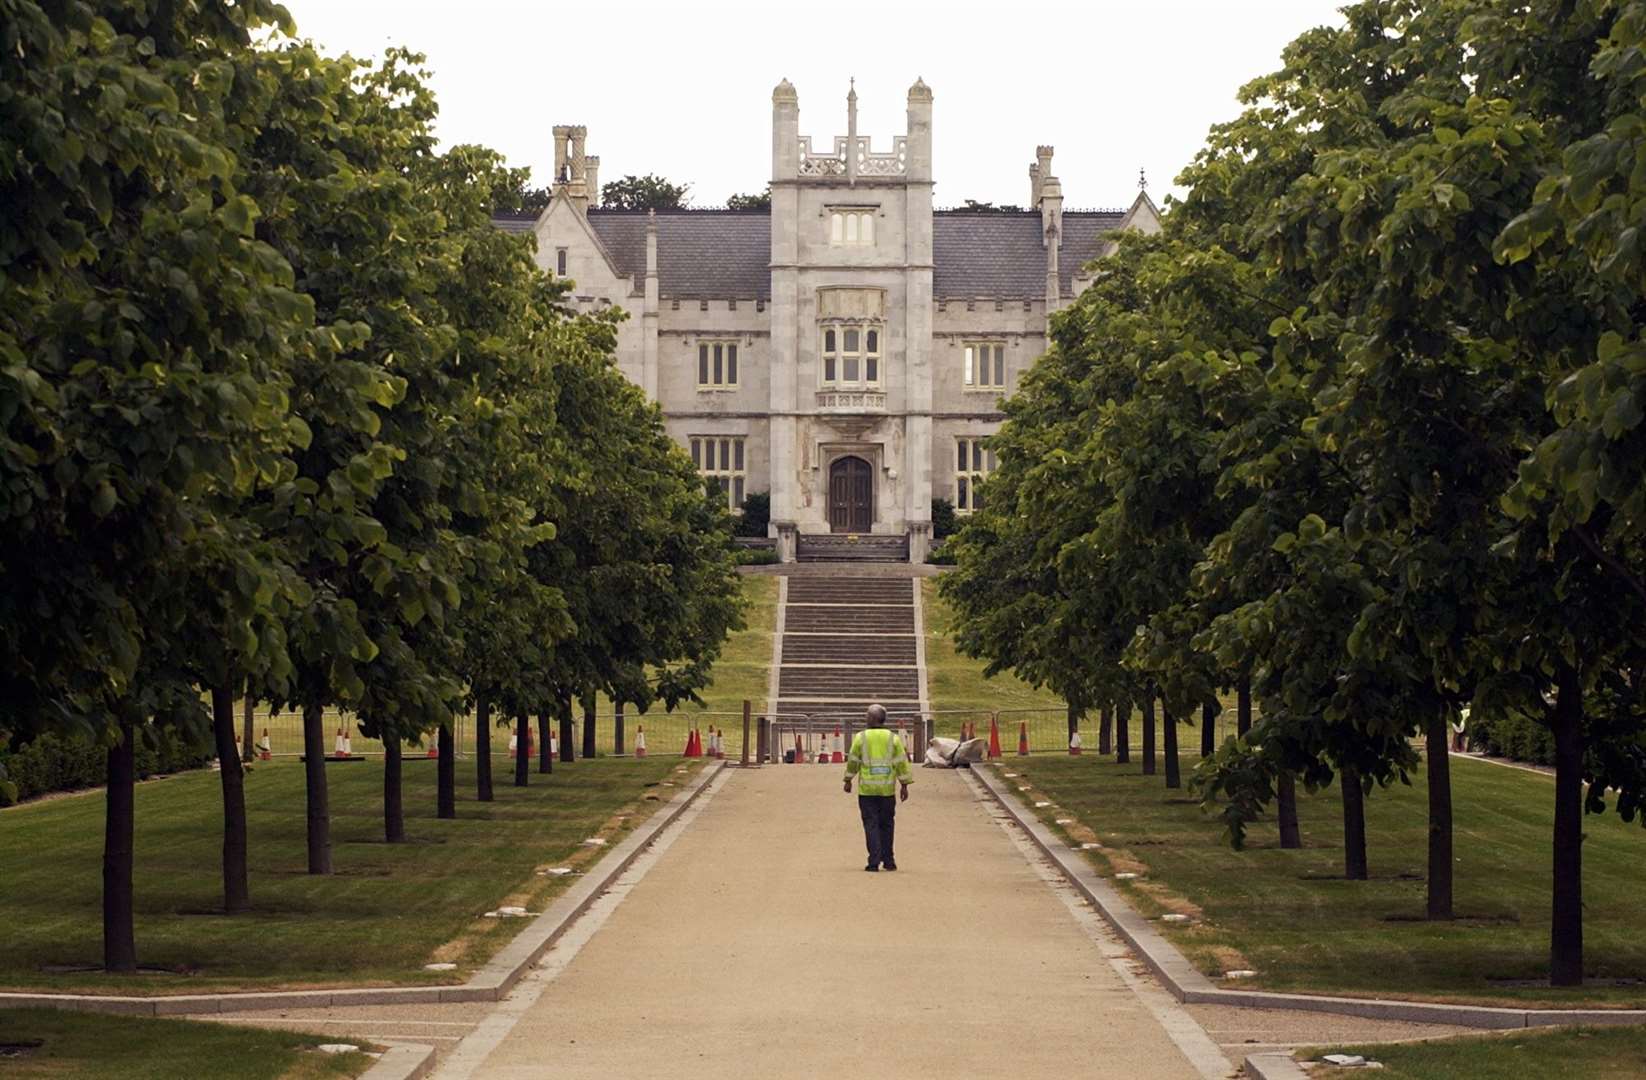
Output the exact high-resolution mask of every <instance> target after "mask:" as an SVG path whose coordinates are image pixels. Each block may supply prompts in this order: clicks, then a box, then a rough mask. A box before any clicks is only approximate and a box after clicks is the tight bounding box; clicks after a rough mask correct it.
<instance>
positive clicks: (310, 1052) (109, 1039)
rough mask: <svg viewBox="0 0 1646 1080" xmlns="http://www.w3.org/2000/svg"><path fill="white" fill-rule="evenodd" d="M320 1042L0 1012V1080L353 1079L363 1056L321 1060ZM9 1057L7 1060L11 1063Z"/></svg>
mask: <svg viewBox="0 0 1646 1080" xmlns="http://www.w3.org/2000/svg"><path fill="white" fill-rule="evenodd" d="M330 1042H354V1043H355V1044H356V1045H363V1044H361V1043H360V1042H359V1041H358V1040H350V1039H341V1038H337V1037H334V1036H327V1035H305V1034H301V1033H298V1032H290V1031H263V1030H258V1029H254V1028H246V1027H230V1026H228V1025H225V1024H214V1023H203V1022H197V1021H189V1020H155V1019H139V1018H137V1017H131V1016H100V1015H94V1014H92V1013H72V1012H61V1011H58V1010H56V1009H0V1075H4V1076H5V1077H6V1078H7V1080H37V1078H38V1080H45V1078H48V1077H66V1076H72V1077H76V1078H77V1080H197V1078H198V1077H200V1076H203V1075H209V1076H212V1077H221V1078H224V1080H311V1078H319V1077H333V1076H359V1075H360V1074H361V1073H363V1072H365V1071H366V1070H367V1069H368V1068H370V1067H371V1065H372V1059H371V1058H370V1057H368V1056H367V1055H365V1054H363V1053H359V1052H356V1053H349V1054H322V1053H320V1052H319V1051H318V1050H316V1049H315V1047H316V1046H317V1045H319V1044H321V1043H330ZM12 1055H14V1056H12Z"/></svg>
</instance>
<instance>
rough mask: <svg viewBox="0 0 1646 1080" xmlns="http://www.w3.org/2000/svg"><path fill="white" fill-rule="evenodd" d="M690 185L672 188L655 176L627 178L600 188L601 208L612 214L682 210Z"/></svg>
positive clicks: (672, 186)
mask: <svg viewBox="0 0 1646 1080" xmlns="http://www.w3.org/2000/svg"><path fill="white" fill-rule="evenodd" d="M690 189H691V185H690V184H671V183H670V182H669V181H668V180H666V179H664V178H663V177H661V176H657V175H655V174H653V173H647V174H646V175H645V176H625V177H623V178H622V179H621V180H613V181H611V182H609V183H606V184H603V185H601V187H600V204H601V205H602V206H604V207H606V208H608V209H612V210H679V209H681V208H682V207H684V206H685V205H686V193H687V191H689V190H690Z"/></svg>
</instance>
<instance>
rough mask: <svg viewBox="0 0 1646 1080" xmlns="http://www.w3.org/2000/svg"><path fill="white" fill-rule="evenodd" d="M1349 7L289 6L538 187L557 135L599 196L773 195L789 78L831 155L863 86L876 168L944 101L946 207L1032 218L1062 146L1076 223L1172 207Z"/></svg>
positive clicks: (939, 116) (727, 2)
mask: <svg viewBox="0 0 1646 1080" xmlns="http://www.w3.org/2000/svg"><path fill="white" fill-rule="evenodd" d="M1342 2H1344V0H1156V2H1155V3H1149V2H1147V0H1135V2H1119V0H1086V2H1084V3H1082V2H1071V0H1035V2H1029V3H1025V2H1020V3H1015V4H1013V3H1005V4H1001V3H995V4H987V5H985V4H976V3H970V2H956V3H941V2H931V0H880V2H878V3H865V2H861V0H831V2H829V3H827V4H821V3H820V4H815V5H806V6H801V5H788V4H773V3H750V2H734V0H722V2H717V3H709V2H703V0H698V2H676V3H660V2H654V0H625V2H622V3H600V2H598V0H594V2H586V3H582V4H575V3H571V4H568V3H564V2H561V3H553V2H526V0H467V2H465V3H454V2H453V0H285V3H286V6H287V8H288V9H289V10H290V11H291V13H292V15H293V17H294V18H295V19H296V20H297V25H298V32H299V33H300V34H302V35H303V36H305V37H310V38H313V39H314V40H315V41H316V42H317V43H319V44H320V45H321V46H323V47H324V48H325V50H326V51H328V52H332V53H340V52H352V53H355V54H356V55H360V56H377V55H380V54H381V53H382V50H383V49H384V48H385V47H387V46H390V45H401V46H406V47H408V48H412V49H416V50H418V51H421V52H423V53H426V54H427V55H428V59H429V66H430V68H431V70H432V71H433V79H434V87H435V90H436V92H437V94H438V96H439V100H440V109H441V116H440V126H439V131H440V136H441V139H442V140H443V141H444V142H446V143H448V144H449V143H458V142H472V143H482V144H484V145H487V146H490V147H493V148H494V149H496V150H498V151H500V152H501V153H502V154H503V155H504V156H505V157H506V158H507V159H508V161H509V162H510V164H513V165H529V166H531V168H532V173H533V179H534V182H536V183H539V184H546V183H547V182H548V180H549V177H550V174H551V172H552V170H553V163H554V150H553V143H552V138H551V134H550V128H551V127H553V126H554V125H555V124H584V125H586V126H587V127H588V129H589V138H588V152H589V153H591V154H597V155H599V157H600V179H601V182H602V183H604V182H606V181H609V180H615V179H617V178H618V177H620V176H622V175H624V174H625V173H634V174H643V173H648V172H655V173H659V174H661V175H663V176H666V177H668V178H669V179H670V180H673V181H675V182H676V183H680V182H690V184H691V202H692V204H693V205H696V206H716V205H720V204H721V203H723V202H724V200H725V198H726V196H727V195H730V194H732V193H734V192H754V191H760V190H761V189H762V188H764V187H765V184H766V181H767V180H768V179H769V178H770V175H771V90H772V87H773V86H775V85H776V84H777V81H778V80H779V79H782V78H787V79H788V80H789V81H790V82H792V83H794V85H795V88H796V90H798V92H799V94H800V133H801V134H802V135H810V136H812V145H813V147H814V149H819V150H829V149H831V148H832V147H833V136H835V135H844V134H845V133H846V103H845V99H846V90H847V79H848V77H850V76H856V78H857V97H858V133H859V134H864V135H869V136H871V137H872V139H873V143H872V148H873V149H874V150H875V151H876V152H880V151H887V150H890V149H891V138H892V136H893V135H899V134H902V133H903V131H904V128H905V121H904V102H905V96H906V94H907V92H908V88H909V85H910V84H911V83H913V82H914V80H915V77H916V76H917V75H918V76H920V77H922V78H924V79H925V80H926V83H927V84H928V85H929V86H930V87H931V88H932V91H933V94H934V95H935V99H936V100H935V102H934V112H933V121H932V128H933V143H934V147H933V152H934V155H935V161H934V168H935V174H936V180H937V190H936V205H938V206H939V207H944V206H955V205H958V204H960V203H961V202H962V201H963V200H965V199H968V198H971V199H978V200H983V201H991V202H996V203H1010V204H1017V205H1023V204H1024V203H1026V202H1027V198H1028V196H1027V186H1028V173H1027V171H1028V167H1029V164H1030V162H1032V161H1033V160H1034V148H1035V146H1036V144H1038V143H1050V144H1052V145H1053V146H1055V147H1056V148H1057V156H1056V158H1055V160H1054V162H1053V171H1054V172H1055V173H1056V174H1057V176H1058V178H1059V179H1060V180H1062V182H1063V194H1064V200H1065V205H1066V206H1068V207H1069V208H1071V209H1073V208H1090V207H1122V206H1126V205H1128V204H1130V202H1131V200H1132V198H1133V197H1134V196H1135V195H1136V192H1137V175H1138V169H1139V168H1143V169H1145V170H1146V171H1147V174H1148V178H1149V190H1150V193H1151V194H1152V195H1154V196H1155V198H1156V199H1157V200H1160V199H1161V198H1162V196H1164V195H1166V194H1168V193H1169V192H1170V191H1171V190H1172V188H1171V181H1172V179H1173V178H1174V177H1175V176H1176V175H1177V173H1178V171H1179V170H1180V169H1181V168H1182V167H1183V166H1184V165H1185V164H1187V163H1188V161H1189V160H1190V158H1191V157H1193V155H1194V153H1195V151H1196V150H1197V149H1198V148H1199V147H1200V145H1201V144H1202V142H1203V141H1204V139H1205V135H1206V131H1207V129H1208V128H1209V127H1210V126H1211V125H1212V124H1214V123H1216V122H1218V121H1221V120H1226V119H1228V118H1230V117H1232V116H1233V115H1235V113H1236V112H1237V102H1236V100H1235V93H1236V91H1237V90H1238V89H1239V87H1240V86H1241V84H1243V83H1244V82H1246V81H1247V80H1248V79H1251V78H1253V77H1256V76H1258V75H1261V74H1264V73H1266V72H1269V71H1272V70H1274V69H1275V68H1276V67H1277V66H1278V60H1279V55H1280V50H1281V48H1282V46H1284V45H1285V44H1286V43H1287V42H1289V41H1290V40H1292V39H1293V38H1294V37H1296V36H1297V35H1298V34H1300V33H1302V32H1303V31H1304V30H1306V29H1308V28H1309V27H1312V26H1317V25H1320V24H1322V23H1333V24H1336V23H1338V22H1340V21H1341V20H1340V18H1339V16H1338V15H1337V14H1336V8H1337V7H1338V6H1340V4H1341V3H1342Z"/></svg>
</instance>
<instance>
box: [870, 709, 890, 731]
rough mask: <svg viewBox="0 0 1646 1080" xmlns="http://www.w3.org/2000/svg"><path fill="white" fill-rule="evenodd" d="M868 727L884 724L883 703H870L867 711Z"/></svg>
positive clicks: (884, 711)
mask: <svg viewBox="0 0 1646 1080" xmlns="http://www.w3.org/2000/svg"><path fill="white" fill-rule="evenodd" d="M868 721H869V726H870V727H885V726H886V707H885V706H884V705H870V706H869V712H868Z"/></svg>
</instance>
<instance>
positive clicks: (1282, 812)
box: [1275, 771, 1303, 851]
mask: <svg viewBox="0 0 1646 1080" xmlns="http://www.w3.org/2000/svg"><path fill="white" fill-rule="evenodd" d="M1275 786H1276V787H1277V789H1278V793H1277V795H1276V798H1275V806H1276V814H1277V816H1278V817H1279V819H1280V846H1281V848H1282V849H1284V850H1286V851H1296V850H1297V849H1298V848H1301V847H1302V846H1303V834H1302V833H1301V832H1300V831H1299V830H1298V827H1297V777H1295V776H1293V775H1292V774H1291V772H1290V771H1287V772H1283V773H1281V774H1280V779H1279V780H1278V781H1277V783H1276V785H1275Z"/></svg>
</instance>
